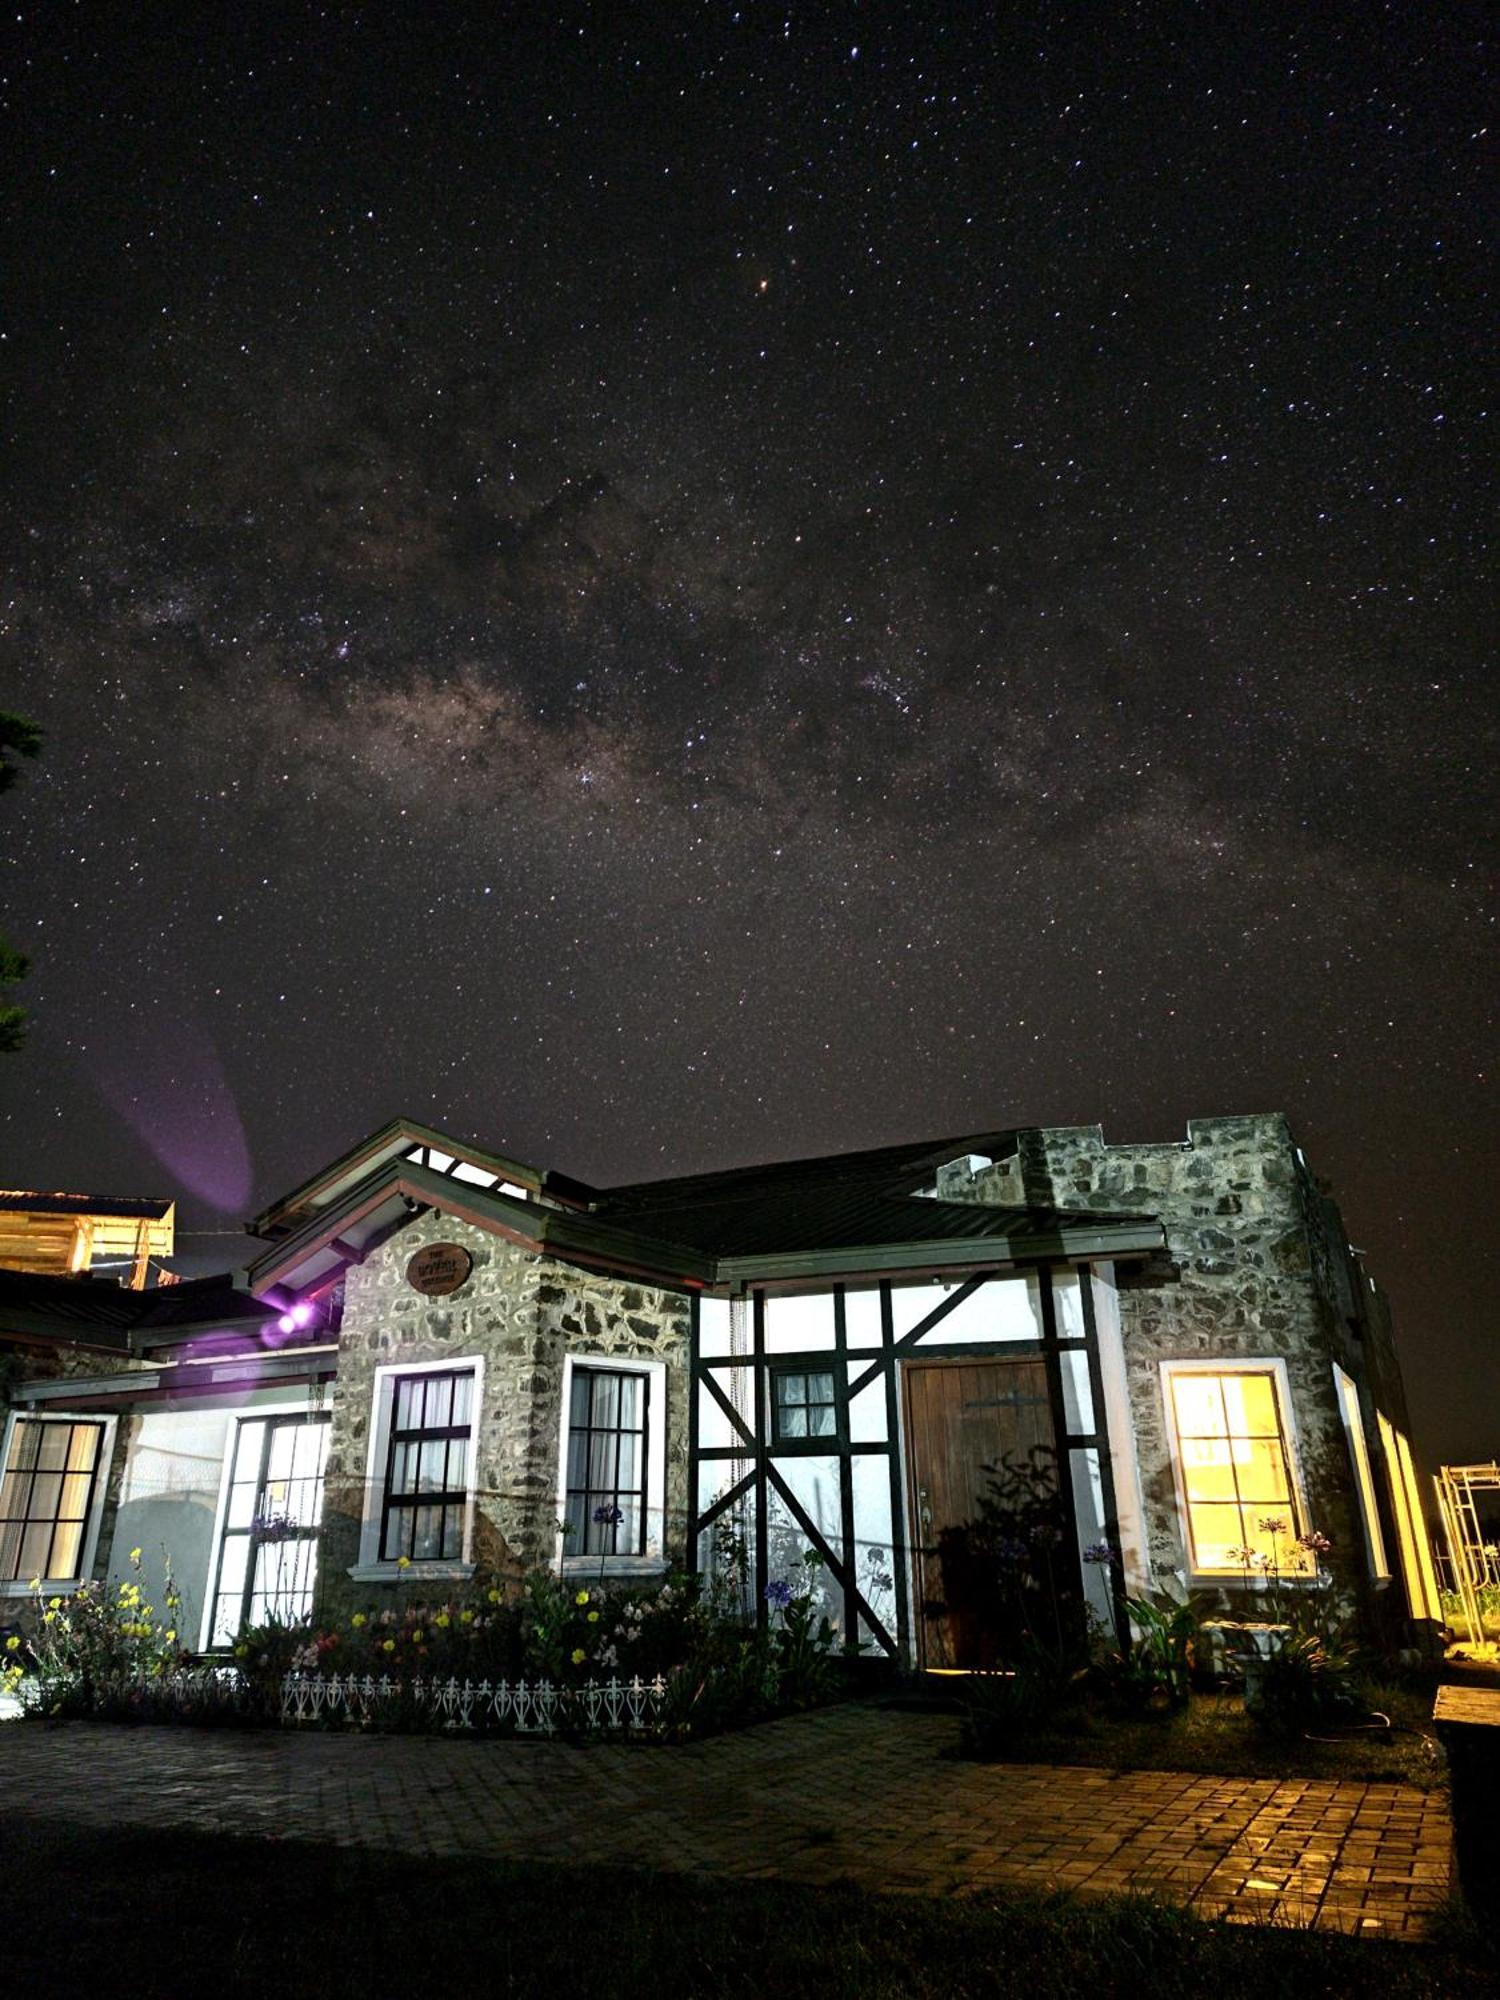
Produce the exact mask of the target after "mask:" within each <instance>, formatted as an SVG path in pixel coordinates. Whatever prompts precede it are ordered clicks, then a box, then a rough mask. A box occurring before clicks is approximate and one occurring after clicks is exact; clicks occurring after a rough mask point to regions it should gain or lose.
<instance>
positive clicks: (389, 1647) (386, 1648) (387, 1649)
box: [380, 1639, 396, 1653]
mask: <svg viewBox="0 0 1500 2000" xmlns="http://www.w3.org/2000/svg"><path fill="white" fill-rule="evenodd" d="M380 1650H381V1652H382V1653H394V1652H395V1650H396V1642H395V1640H394V1639H387V1640H386V1642H385V1644H384V1645H383V1646H382V1647H381V1649H380Z"/></svg>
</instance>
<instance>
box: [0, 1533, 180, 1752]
mask: <svg viewBox="0 0 1500 2000" xmlns="http://www.w3.org/2000/svg"><path fill="white" fill-rule="evenodd" d="M130 1564H131V1568H132V1570H133V1571H134V1573H135V1577H136V1578H138V1577H139V1576H140V1573H141V1552H140V1550H139V1549H132V1550H131V1552H130ZM32 1598H33V1603H32V1615H31V1617H30V1619H29V1621H28V1627H29V1629H28V1630H27V1632H26V1633H25V1635H24V1636H23V1635H21V1634H19V1633H16V1634H12V1636H11V1637H10V1638H9V1639H8V1640H7V1641H6V1645H5V1652H4V1654H3V1656H0V1658H3V1664H0V1693H5V1694H10V1695H14V1696H16V1697H17V1698H18V1699H19V1700H20V1702H21V1705H22V1707H23V1708H24V1709H26V1710H27V1711H28V1712H29V1713H33V1714H43V1715H51V1716H74V1715H92V1714H97V1713H101V1712H108V1711H109V1710H110V1708H111V1707H112V1706H113V1705H117V1704H118V1703H119V1702H120V1701H121V1700H122V1699H123V1698H124V1695H123V1690H125V1689H126V1688H127V1687H128V1686H129V1684H131V1683H135V1682H140V1681H147V1680H151V1679H159V1678H160V1677H161V1676H163V1675H165V1674H168V1673H170V1672H171V1671H172V1669H173V1668H174V1667H177V1666H179V1665H180V1664H181V1663H182V1661H183V1660H184V1658H185V1657H186V1648H185V1647H184V1645H183V1643H182V1639H181V1636H180V1634H179V1632H178V1622H179V1614H180V1612H181V1609H182V1598H181V1594H180V1593H179V1591H178V1589H177V1585H176V1583H175V1581H174V1579H173V1576H172V1565H171V1562H170V1560H168V1562H167V1565H166V1577H165V1589H164V1591H163V1595H162V1610H161V1612H160V1613H158V1611H157V1609H156V1607H155V1606H154V1605H153V1604H150V1603H148V1602H147V1601H146V1600H145V1598H144V1596H143V1595H142V1591H141V1586H140V1584H139V1582H137V1581H135V1580H134V1578H127V1579H126V1581H125V1582H123V1583H120V1584H117V1585H116V1586H115V1587H114V1589H113V1590H111V1589H110V1587H109V1586H108V1585H107V1584H104V1583H92V1582H90V1583H83V1584H80V1585H79V1587H78V1588H77V1589H76V1590H74V1591H70V1592H69V1593H68V1594H67V1595H66V1596H64V1595H61V1594H56V1595H53V1596H51V1597H45V1596H44V1595H43V1592H42V1588H41V1583H40V1579H35V1580H34V1581H33V1584H32Z"/></svg>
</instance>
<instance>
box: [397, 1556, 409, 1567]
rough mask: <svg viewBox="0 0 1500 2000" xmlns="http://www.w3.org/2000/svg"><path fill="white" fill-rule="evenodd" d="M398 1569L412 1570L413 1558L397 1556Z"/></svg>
mask: <svg viewBox="0 0 1500 2000" xmlns="http://www.w3.org/2000/svg"><path fill="white" fill-rule="evenodd" d="M396 1567H397V1569H410V1568H411V1557H410V1556H397V1558H396Z"/></svg>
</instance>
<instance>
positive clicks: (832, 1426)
mask: <svg viewBox="0 0 1500 2000" xmlns="http://www.w3.org/2000/svg"><path fill="white" fill-rule="evenodd" d="M809 1414H810V1415H811V1417H812V1431H811V1435H812V1436H813V1437H820V1438H827V1437H832V1436H833V1435H834V1433H835V1431H836V1429H837V1422H836V1419H835V1416H834V1413H833V1410H832V1409H831V1408H830V1407H829V1406H828V1405H827V1404H824V1405H821V1406H815V1407H814V1408H813V1409H812V1411H811V1412H810V1413H809Z"/></svg>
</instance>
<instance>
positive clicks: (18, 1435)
mask: <svg viewBox="0 0 1500 2000" xmlns="http://www.w3.org/2000/svg"><path fill="white" fill-rule="evenodd" d="M46 1428H47V1426H46V1425H45V1424H39V1423H36V1422H33V1421H32V1420H31V1419H29V1418H24V1417H23V1418H22V1419H21V1420H20V1422H19V1423H17V1425H16V1429H15V1436H14V1438H13V1439H12V1441H11V1463H12V1465H14V1466H15V1467H16V1468H17V1470H18V1471H21V1472H29V1471H30V1470H31V1468H32V1467H33V1466H34V1465H35V1464H36V1456H37V1453H38V1452H39V1451H40V1450H41V1448H42V1432H43V1431H44V1430H45V1429H46Z"/></svg>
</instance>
